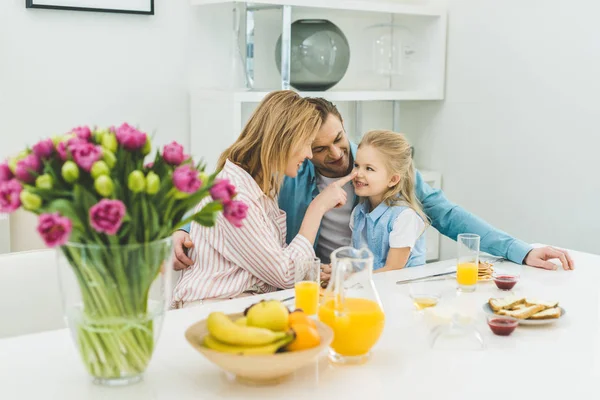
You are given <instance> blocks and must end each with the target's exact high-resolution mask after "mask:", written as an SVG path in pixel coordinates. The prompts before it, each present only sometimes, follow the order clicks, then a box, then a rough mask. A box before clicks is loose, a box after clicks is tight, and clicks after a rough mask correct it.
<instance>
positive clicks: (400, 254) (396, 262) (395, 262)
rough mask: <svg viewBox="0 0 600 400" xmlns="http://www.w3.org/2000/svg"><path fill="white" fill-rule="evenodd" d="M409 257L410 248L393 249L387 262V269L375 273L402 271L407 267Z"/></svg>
mask: <svg viewBox="0 0 600 400" xmlns="http://www.w3.org/2000/svg"><path fill="white" fill-rule="evenodd" d="M408 257H410V247H402V248H391V249H390V251H389V253H388V256H387V259H386V260H385V267H383V268H379V269H378V270H376V271H375V273H379V272H387V271H394V270H396V269H402V268H404V266H405V265H406V262H407V261H408Z"/></svg>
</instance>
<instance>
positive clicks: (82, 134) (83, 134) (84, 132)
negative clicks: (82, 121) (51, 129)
mask: <svg viewBox="0 0 600 400" xmlns="http://www.w3.org/2000/svg"><path fill="white" fill-rule="evenodd" d="M71 133H74V134H75V135H77V137H78V138H80V139H83V140H85V141H88V140H90V138H91V137H92V131H91V130H90V128H88V127H87V126H78V127H77V128H73V129H72V130H71Z"/></svg>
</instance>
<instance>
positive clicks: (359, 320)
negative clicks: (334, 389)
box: [319, 247, 385, 364]
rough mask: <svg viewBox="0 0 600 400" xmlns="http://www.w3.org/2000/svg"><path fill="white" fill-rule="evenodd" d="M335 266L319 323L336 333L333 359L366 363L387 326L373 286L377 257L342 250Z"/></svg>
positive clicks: (334, 259) (336, 254)
mask: <svg viewBox="0 0 600 400" xmlns="http://www.w3.org/2000/svg"><path fill="white" fill-rule="evenodd" d="M331 266H332V275H331V280H330V281H329V285H328V286H327V290H326V291H325V296H324V299H323V303H322V304H321V306H320V307H319V320H321V322H323V323H324V324H326V325H328V326H329V327H331V329H332V330H333V333H334V336H333V342H332V343H331V346H330V349H329V358H330V360H331V361H333V362H335V363H342V364H347V363H362V362H365V361H366V360H367V359H368V357H369V355H370V352H371V349H372V348H373V346H374V345H375V344H376V343H377V341H378V340H379V337H380V336H381V333H382V332H383V327H384V325H385V315H384V312H383V307H382V306H381V301H380V300H379V295H378V294H377V290H376V289H375V285H374V284H373V254H372V253H371V252H370V251H369V250H367V249H362V250H356V249H354V248H352V247H342V248H340V249H338V250H336V251H334V252H333V253H332V255H331Z"/></svg>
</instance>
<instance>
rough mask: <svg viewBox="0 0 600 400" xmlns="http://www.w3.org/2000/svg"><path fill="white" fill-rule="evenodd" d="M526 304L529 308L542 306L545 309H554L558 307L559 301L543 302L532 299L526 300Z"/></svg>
mask: <svg viewBox="0 0 600 400" xmlns="http://www.w3.org/2000/svg"><path fill="white" fill-rule="evenodd" d="M525 304H526V305H528V306H536V305H538V304H539V305H542V306H544V307H545V308H554V307H557V306H558V301H541V300H536V299H531V298H525Z"/></svg>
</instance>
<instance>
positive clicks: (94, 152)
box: [69, 142, 102, 172]
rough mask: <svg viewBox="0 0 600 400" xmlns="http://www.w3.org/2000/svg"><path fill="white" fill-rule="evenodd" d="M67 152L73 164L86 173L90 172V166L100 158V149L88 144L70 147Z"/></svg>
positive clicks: (81, 143) (77, 144) (76, 144)
mask: <svg viewBox="0 0 600 400" xmlns="http://www.w3.org/2000/svg"><path fill="white" fill-rule="evenodd" d="M69 150H70V151H71V155H72V156H73V160H74V161H75V163H77V165H78V166H79V167H81V169H83V170H85V171H87V172H90V170H91V169H92V164H94V163H95V162H96V161H98V160H100V159H101V158H102V147H100V146H96V145H93V144H91V143H88V142H80V143H75V144H73V145H70V146H69Z"/></svg>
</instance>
